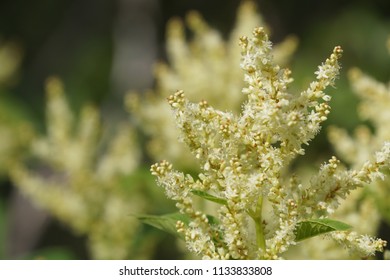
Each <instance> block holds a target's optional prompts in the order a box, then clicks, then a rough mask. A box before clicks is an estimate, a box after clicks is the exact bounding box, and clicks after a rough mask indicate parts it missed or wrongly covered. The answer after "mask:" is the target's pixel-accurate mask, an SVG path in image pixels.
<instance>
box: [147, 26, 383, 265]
mask: <svg viewBox="0 0 390 280" xmlns="http://www.w3.org/2000/svg"><path fill="white" fill-rule="evenodd" d="M240 45H241V48H242V52H241V56H242V59H241V68H242V69H243V70H244V73H245V75H244V79H245V83H246V86H245V87H244V88H243V90H242V92H243V93H244V94H245V95H246V97H247V98H246V101H245V102H244V104H243V106H242V111H241V113H240V114H239V115H237V114H233V113H231V112H226V111H220V110H217V109H215V108H213V107H212V106H210V105H209V104H208V103H207V102H206V101H201V102H199V103H192V102H190V101H189V100H188V99H187V98H186V97H185V96H184V93H183V91H181V90H180V91H177V92H176V93H175V94H174V95H172V96H170V97H169V99H168V101H169V104H170V105H171V107H172V109H173V111H174V113H175V117H176V124H177V126H178V127H179V129H180V131H181V140H182V141H183V142H184V143H185V144H187V146H188V147H189V148H190V150H191V152H192V153H193V155H194V156H195V157H196V158H197V159H198V161H199V163H200V166H201V169H202V172H201V173H200V174H199V175H198V179H194V178H193V177H192V176H190V175H188V174H187V175H185V174H183V173H181V172H179V171H176V170H174V169H172V165H171V164H170V163H168V162H166V161H162V162H160V163H156V164H154V165H153V166H152V167H151V171H152V174H153V175H155V176H157V182H158V184H159V185H160V186H162V187H164V188H165V190H166V194H167V196H168V197H169V198H171V199H173V200H175V201H177V207H178V208H179V209H180V211H181V212H182V213H183V214H186V215H188V216H189V218H190V220H191V222H190V223H189V224H185V223H184V222H180V221H179V222H178V224H177V226H178V230H179V231H180V232H183V233H184V235H185V240H186V243H187V245H188V248H189V249H190V250H192V251H193V252H196V253H198V254H200V255H201V256H202V257H203V258H213V259H225V258H233V259H276V258H280V257H281V254H282V253H283V252H285V251H287V250H288V248H289V247H290V246H291V245H294V244H295V243H296V242H295V229H296V228H297V225H298V223H299V222H301V221H303V220H306V219H311V218H318V217H327V216H328V215H329V214H331V213H333V212H334V210H335V209H337V207H338V206H339V203H340V200H341V199H345V197H346V196H347V195H348V194H349V192H350V191H351V190H353V189H355V188H356V187H359V186H362V185H363V184H365V183H370V182H372V181H373V180H375V179H376V178H377V177H380V176H381V173H380V170H379V169H380V168H381V167H382V166H387V165H389V162H390V161H389V159H390V151H389V149H388V148H387V147H388V146H385V148H383V149H382V150H381V151H380V152H379V153H378V154H377V159H376V160H373V161H367V162H365V164H364V165H363V166H362V167H361V168H360V169H358V170H345V169H344V168H343V167H342V166H340V163H339V161H338V160H337V159H336V158H335V157H332V158H331V159H330V160H329V162H327V163H325V164H324V165H323V166H322V167H321V169H320V171H319V173H318V174H317V175H315V176H313V178H312V179H311V180H310V182H309V183H308V184H305V185H304V184H303V183H301V182H300V180H299V178H296V177H294V176H291V175H289V174H288V170H287V169H288V167H289V163H290V162H291V160H292V159H294V158H295V157H296V156H297V155H299V154H303V153H304V149H303V148H302V145H303V144H308V142H309V141H310V140H311V139H312V138H313V137H314V136H315V135H316V133H317V132H318V131H319V129H320V127H321V123H322V122H323V121H325V120H326V119H327V115H328V114H329V112H330V111H329V110H330V107H329V105H328V103H327V102H328V101H329V100H330V96H328V95H326V94H325V93H324V90H325V88H326V87H327V86H329V85H333V83H334V81H335V79H336V77H337V75H338V72H339V68H340V66H339V63H338V60H339V58H340V56H341V53H342V50H341V48H340V47H335V48H334V50H333V52H332V54H331V56H330V57H329V58H328V59H327V60H326V61H325V62H324V63H323V64H322V65H321V66H320V67H319V69H318V71H317V72H316V75H317V79H316V80H315V81H314V82H312V83H311V84H310V85H309V87H308V89H306V90H305V91H303V92H302V93H300V94H292V93H289V92H288V85H289V84H290V83H291V82H292V78H291V77H290V74H291V73H290V71H289V70H288V69H281V68H280V67H279V66H277V65H276V64H274V61H273V56H272V52H271V49H272V44H271V42H270V41H269V39H268V35H267V34H266V32H265V31H264V29H263V28H255V29H254V31H253V36H252V37H251V38H248V37H245V36H244V37H242V38H241V39H240ZM171 144H173V145H174V143H171ZM199 192H202V193H207V194H209V195H212V196H213V197H216V198H218V199H219V200H220V201H219V203H220V204H221V205H220V207H219V208H218V210H217V215H218V222H215V221H211V220H210V218H209V216H207V215H206V214H205V213H203V212H202V211H199V210H196V209H195V204H194V200H195V197H196V193H199ZM265 204H268V205H270V206H271V207H269V208H270V209H271V210H270V213H264V209H265V207H264V205H265ZM343 240H348V242H350V243H354V244H355V245H356V247H361V248H365V249H366V250H363V251H364V254H367V255H371V254H373V253H374V251H375V250H382V249H383V246H384V245H385V242H384V241H381V240H376V239H373V238H360V237H359V238H355V239H351V240H350V239H345V238H344V239H343ZM337 241H340V242H342V238H337ZM362 242H365V245H364V246H363V245H362ZM374 243H375V244H376V245H375V246H374ZM348 246H349V245H348ZM369 248H371V249H372V250H369Z"/></svg>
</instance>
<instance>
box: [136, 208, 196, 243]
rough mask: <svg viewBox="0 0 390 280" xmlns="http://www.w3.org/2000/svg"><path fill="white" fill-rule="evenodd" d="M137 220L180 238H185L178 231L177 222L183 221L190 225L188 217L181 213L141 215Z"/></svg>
mask: <svg viewBox="0 0 390 280" xmlns="http://www.w3.org/2000/svg"><path fill="white" fill-rule="evenodd" d="M137 218H138V219H139V220H140V221H141V222H142V223H144V224H147V225H150V226H153V227H155V228H158V229H160V230H162V231H165V232H167V233H170V234H173V235H175V236H178V237H180V238H183V236H182V235H181V234H179V233H178V232H177V230H176V222H177V221H183V222H184V223H185V224H188V223H189V219H188V217H187V216H186V215H183V214H181V213H171V214H166V215H161V216H158V215H140V216H137Z"/></svg>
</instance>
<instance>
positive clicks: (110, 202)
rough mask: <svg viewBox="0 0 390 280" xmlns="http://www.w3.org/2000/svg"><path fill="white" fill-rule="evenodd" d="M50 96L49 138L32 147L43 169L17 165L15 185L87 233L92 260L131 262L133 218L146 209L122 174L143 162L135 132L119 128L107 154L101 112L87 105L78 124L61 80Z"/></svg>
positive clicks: (13, 175)
mask: <svg viewBox="0 0 390 280" xmlns="http://www.w3.org/2000/svg"><path fill="white" fill-rule="evenodd" d="M47 93H48V104H47V134H46V135H44V136H41V137H39V138H37V139H34V140H33V141H32V143H31V153H32V156H33V157H34V159H35V160H36V161H37V162H39V167H37V168H36V169H37V170H34V171H32V170H31V169H30V168H29V167H28V166H27V164H26V163H24V162H23V163H22V162H21V163H17V164H15V165H13V166H12V168H11V170H10V175H11V178H12V180H13V183H14V184H15V186H16V187H18V188H19V189H20V190H21V191H22V193H23V194H25V195H26V196H27V197H29V198H30V199H31V200H32V201H33V203H34V204H36V205H37V206H39V207H41V208H43V209H45V210H48V211H49V213H50V214H51V215H52V216H53V217H55V218H57V219H58V220H59V221H61V222H63V223H64V224H65V225H67V226H69V227H70V228H71V229H72V230H73V231H74V232H75V233H77V234H84V235H86V236H87V237H88V246H89V249H90V253H91V258H94V259H124V258H127V257H128V256H129V255H131V254H132V253H133V252H132V248H133V236H134V234H135V232H136V231H137V227H138V221H137V220H136V219H135V218H133V219H132V218H129V216H128V214H129V213H134V212H136V211H140V210H141V211H142V209H144V207H145V203H144V200H143V199H142V197H141V196H140V194H139V193H137V192H136V191H135V190H134V191H133V193H132V195H131V196H130V195H129V191H125V190H124V188H123V187H121V180H122V178H123V177H122V176H124V175H128V174H131V173H132V172H133V171H134V170H135V169H136V168H137V167H138V164H139V156H140V154H139V151H138V149H137V148H136V145H135V138H134V133H133V132H132V129H131V128H130V127H129V126H128V125H124V126H122V127H119V130H118V132H117V133H116V134H115V135H114V136H113V138H112V139H110V142H109V143H108V144H107V149H105V150H104V152H102V151H101V149H100V145H101V144H102V143H101V138H100V133H101V131H100V121H99V114H98V111H97V109H96V108H93V107H91V106H86V107H84V108H83V110H82V112H81V114H80V118H79V119H77V120H76V118H75V114H73V113H72V111H71V110H70V108H69V105H68V103H67V101H66V98H65V93H64V91H63V86H62V83H61V82H60V81H59V80H58V79H57V78H50V79H49V80H48V82H47ZM76 121H77V122H76ZM76 124H77V125H76ZM134 189H135V186H134ZM129 223H130V224H129Z"/></svg>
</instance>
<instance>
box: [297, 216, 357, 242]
mask: <svg viewBox="0 0 390 280" xmlns="http://www.w3.org/2000/svg"><path fill="white" fill-rule="evenodd" d="M350 228H352V227H351V226H350V225H347V224H345V223H343V222H340V221H336V220H331V219H312V220H306V221H302V222H299V223H298V225H297V227H296V229H295V241H301V240H304V239H307V238H310V237H313V236H316V235H320V234H323V233H327V232H332V231H336V230H341V231H343V230H348V229H350Z"/></svg>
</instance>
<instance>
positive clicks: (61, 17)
mask: <svg viewBox="0 0 390 280" xmlns="http://www.w3.org/2000/svg"><path fill="white" fill-rule="evenodd" d="M255 2H256V3H257V4H258V7H259V10H260V13H261V14H262V15H263V17H264V19H265V21H266V22H267V23H268V25H269V26H270V28H271V31H272V37H271V39H272V41H274V42H279V41H281V40H282V39H283V38H285V37H286V36H287V35H290V34H295V35H296V36H297V37H298V38H299V47H298V51H297V53H296V55H295V56H294V58H293V61H292V62H291V69H292V71H293V77H294V78H295V84H294V87H296V88H297V89H303V88H305V87H306V85H307V83H308V82H309V81H311V79H312V77H313V74H312V73H313V72H314V71H315V70H316V67H317V65H318V64H319V63H320V62H321V61H323V60H324V59H325V58H326V57H327V56H328V55H329V53H330V52H331V50H332V49H333V47H334V46H335V45H341V46H342V47H343V49H344V56H343V58H342V67H343V68H342V73H341V77H340V79H339V80H338V81H337V82H336V88H335V89H332V91H333V92H334V93H335V94H334V97H333V99H332V103H331V105H332V108H333V110H332V113H331V115H330V118H329V120H328V121H327V124H335V125H338V126H341V127H344V128H347V129H349V130H352V129H353V128H354V127H355V126H356V125H357V124H358V123H360V122H361V121H360V120H359V119H358V118H357V114H356V104H357V100H356V98H355V97H354V96H353V94H352V92H351V89H350V87H349V84H348V80H347V78H346V72H347V71H348V69H350V68H351V67H353V66H357V67H359V68H361V69H362V70H363V71H364V72H366V73H368V74H370V75H372V76H373V77H375V78H377V79H378V80H380V81H383V82H387V81H389V80H390V63H389V62H390V56H389V54H388V52H387V50H386V46H385V43H386V40H387V38H388V36H389V35H390V1H388V0H372V1H363V0H360V1H352V0H344V1H343V0H328V1H321V0H311V1H310V0H308V1H291V0H290V1H289V0H281V1H271V0H270V1H266V0H264V1H255ZM239 3H240V1H232V0H224V1H222V0H214V1H205V0H191V1H183V0H166V1H157V0H112V1H109V0H82V1H76V0H57V1H53V0H36V1H22V0H1V1H0V45H1V44H2V43H4V42H10V41H11V42H13V43H14V44H16V46H17V47H18V49H19V50H20V51H21V54H22V57H21V62H20V67H19V69H18V71H17V72H16V74H15V75H13V76H12V78H11V79H10V80H9V81H8V82H7V83H6V84H4V85H2V86H1V87H0V102H1V106H0V108H8V109H9V110H10V111H12V114H15V118H19V117H20V118H25V117H26V116H27V117H28V118H29V119H30V120H32V121H33V123H34V126H35V127H36V128H37V129H38V130H43V129H44V105H45V100H44V96H45V95H44V82H45V80H46V79H47V78H48V77H49V76H51V75H58V76H59V77H60V78H61V79H62V80H63V82H64V84H65V88H66V92H67V93H68V94H69V95H68V99H69V101H70V104H71V106H72V108H73V109H75V111H76V112H77V111H78V109H79V108H80V107H81V106H82V105H83V104H85V103H94V104H96V105H98V106H99V107H101V109H102V111H103V113H104V115H103V119H107V120H119V119H124V118H127V117H128V116H126V113H125V111H124V109H123V96H124V94H125V93H126V91H127V90H130V89H135V90H139V91H143V90H146V89H147V88H150V87H153V76H152V66H153V63H154V62H155V61H157V60H164V59H165V50H164V43H165V26H166V23H167V21H168V20H169V19H170V18H171V17H173V16H179V17H184V16H185V15H186V14H187V13H188V12H189V11H190V10H194V9H195V10H198V11H199V12H200V13H201V14H202V15H203V16H204V18H205V19H206V21H207V22H208V23H209V24H210V25H211V26H213V27H215V28H216V29H218V30H220V31H221V32H222V34H223V35H225V36H227V35H228V34H229V31H230V30H231V28H232V26H233V24H234V20H235V15H236V9H237V7H238V5H239ZM10 108H13V109H10ZM0 137H1V136H0ZM328 152H329V146H328V144H327V141H326V138H325V135H324V134H321V135H320V136H318V137H317V138H316V140H315V141H314V142H313V144H312V145H311V146H310V148H309V154H310V153H313V154H316V155H317V156H318V153H323V154H324V156H326V155H327V153H328ZM15 203H16V202H15V198H14V191H13V188H12V186H11V183H10V182H9V181H8V179H7V178H1V186H0V258H18V257H24V258H33V257H34V256H42V255H44V256H45V258H88V254H87V252H86V250H85V246H84V242H85V240H84V239H83V238H80V237H76V236H74V235H73V234H72V233H71V232H69V231H68V230H67V229H66V228H65V227H64V226H62V225H60V224H59V223H57V222H55V221H53V220H50V222H46V220H45V221H44V220H42V218H37V222H36V223H37V224H38V225H39V224H45V225H46V226H45V227H44V229H43V230H40V231H38V233H36V234H37V236H38V237H37V238H36V239H35V242H34V243H31V242H33V241H30V243H28V242H27V243H28V244H27V243H26V245H25V246H27V247H28V248H30V249H31V252H34V253H31V255H18V254H16V253H15V254H11V253H10V252H6V251H7V250H6V249H5V247H6V245H5V244H7V243H9V242H11V241H10V240H9V237H7V230H8V227H7V225H9V221H7V219H8V220H9V218H10V217H13V218H14V217H17V214H15V213H9V211H11V210H7V209H13V210H12V211H16V212H17V210H15V208H12V207H10V205H11V204H15ZM22 222H23V221H22ZM26 230H27V229H26ZM55 248H58V249H55ZM22 249H23V248H22ZM22 249H20V250H22ZM22 251H23V250H22ZM159 257H161V258H164V257H165V258H172V255H169V254H165V255H164V254H161V256H159Z"/></svg>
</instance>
